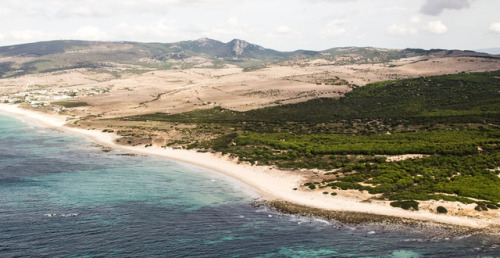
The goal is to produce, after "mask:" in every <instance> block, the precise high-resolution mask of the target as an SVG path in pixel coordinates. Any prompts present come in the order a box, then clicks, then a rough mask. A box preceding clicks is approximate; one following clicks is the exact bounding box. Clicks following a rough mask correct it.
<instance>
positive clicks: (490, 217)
mask: <svg viewBox="0 0 500 258" xmlns="http://www.w3.org/2000/svg"><path fill="white" fill-rule="evenodd" d="M0 113H3V114H6V115H11V116H15V117H19V118H24V119H26V120H29V121H34V122H35V123H37V124H39V125H41V126H44V127H49V128H55V129H59V130H62V131H65V132H69V133H74V134H78V135H82V136H84V137H87V138H89V139H90V140H92V141H93V142H95V143H96V144H99V145H103V146H106V147H109V148H112V149H116V150H120V151H123V152H127V153H133V154H139V155H151V156H157V157H162V158H167V159H171V160H176V161H180V162H185V163H189V164H193V165H197V166H200V167H204V168H207V169H210V170H213V171H216V172H218V173H222V174H225V175H227V176H230V177H232V178H235V179H237V180H239V181H241V182H243V183H244V184H246V185H249V186H251V187H252V188H254V189H256V190H257V191H258V193H259V195H260V196H261V198H263V199H264V200H281V201H288V202H292V203H295V204H299V205H305V206H309V207H314V208H320V209H325V210H338V211H350V212H364V213H371V214H378V215H387V216H396V217H401V218H407V219H414V220H420V221H427V222H435V223H444V224H448V225H457V226H466V227H471V228H488V227H490V228H491V227H500V216H498V212H496V211H494V213H488V214H487V215H483V216H480V215H477V214H476V215H475V216H474V217H473V216H472V215H470V214H464V215H449V214H447V215H441V214H436V213H434V212H431V211H430V209H421V210H419V211H407V210H402V209H400V208H393V207H391V206H389V205H387V203H384V202H383V201H380V202H377V203H376V202H371V203H369V202H362V201H363V199H360V198H356V195H355V194H352V193H351V194H342V193H339V195H337V196H331V195H325V194H323V193H322V192H323V191H321V190H319V191H306V190H300V189H299V190H296V189H294V188H298V187H299V186H300V185H301V184H302V183H303V181H302V180H303V178H302V177H301V175H300V174H299V173H300V172H298V171H284V170H279V169H275V168H271V167H265V166H251V165H248V164H237V163H236V161H234V160H230V159H229V158H228V157H226V156H222V155H216V154H212V153H200V152H196V151H193V150H178V149H175V150H174V149H171V148H161V147H158V146H151V147H147V148H146V147H143V146H123V145H118V144H116V143H115V139H117V138H118V136H117V135H115V134H114V133H104V132H101V131H97V130H85V129H79V128H72V127H69V126H66V125H65V124H66V123H67V117H65V116H62V115H57V114H48V113H41V112H36V111H31V110H27V109H22V108H20V107H18V106H15V105H9V104H0ZM360 195H361V193H360ZM437 203H439V202H435V201H433V203H429V204H428V205H437ZM453 205H457V206H461V207H463V208H464V209H465V208H472V209H473V206H471V207H466V206H467V205H464V204H458V203H457V204H453ZM469 206H470V205H469Z"/></svg>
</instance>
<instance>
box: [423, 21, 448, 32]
mask: <svg viewBox="0 0 500 258" xmlns="http://www.w3.org/2000/svg"><path fill="white" fill-rule="evenodd" d="M424 29H426V30H427V31H429V32H432V33H434V34H443V33H446V32H447V31H448V27H446V25H444V24H443V22H441V21H439V20H435V21H429V22H428V23H427V26H425V27H424Z"/></svg>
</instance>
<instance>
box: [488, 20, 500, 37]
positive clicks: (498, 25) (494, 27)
mask: <svg viewBox="0 0 500 258" xmlns="http://www.w3.org/2000/svg"><path fill="white" fill-rule="evenodd" d="M490 31H492V32H494V33H497V34H500V22H495V23H492V24H491V25H490Z"/></svg>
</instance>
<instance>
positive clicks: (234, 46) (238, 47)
mask: <svg viewBox="0 0 500 258" xmlns="http://www.w3.org/2000/svg"><path fill="white" fill-rule="evenodd" d="M229 44H230V45H231V50H232V51H233V52H234V53H235V54H236V55H237V56H239V55H241V54H243V51H245V49H247V48H248V47H249V46H250V45H251V44H250V43H248V42H246V41H244V40H241V39H233V40H231V42H229Z"/></svg>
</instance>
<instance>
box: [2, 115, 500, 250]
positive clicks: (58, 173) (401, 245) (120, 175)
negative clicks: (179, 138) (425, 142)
mask: <svg viewBox="0 0 500 258" xmlns="http://www.w3.org/2000/svg"><path fill="white" fill-rule="evenodd" d="M255 197H256V196H255V195H254V194H252V193H251V191H249V190H248V189H246V187H244V186H242V185H241V183H238V182H235V181H234V180H233V179H231V178H227V177H226V176H223V175H220V174H218V173H216V172H213V171H210V170H207V169H204V168H200V167H196V166H192V165H187V164H182V163H178V162H174V161H170V160H166V159H159V158H153V157H145V156H131V155H127V154H126V153H122V152H118V151H108V152H107V151H105V150H103V149H102V148H101V147H99V146H96V145H94V144H93V143H92V142H90V141H89V140H87V139H85V138H82V137H80V136H75V135H71V134H67V133H63V132H59V131H56V130H53V129H45V128H41V127H37V126H34V125H33V124H32V123H28V122H26V121H23V120H19V119H17V118H13V117H9V116H4V115H0V257H488V256H489V257H498V256H500V246H499V245H498V244H499V240H498V238H494V237H490V236H484V235H458V236H457V235H454V236H451V237H450V236H446V234H443V232H435V231H434V230H433V229H429V228H414V227H409V226H390V225H378V226H375V225H372V226H369V225H368V226H356V225H344V224H341V223H338V222H328V221H324V220H321V219H314V218H305V217H297V216H291V215H284V214H279V213H276V212H274V211H272V210H270V209H268V208H266V207H254V206H253V205H252V201H253V199H254V198H255Z"/></svg>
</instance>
